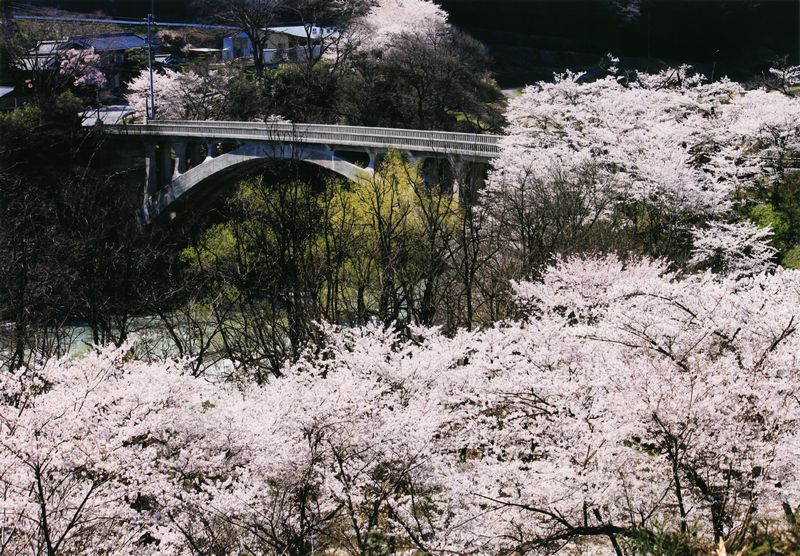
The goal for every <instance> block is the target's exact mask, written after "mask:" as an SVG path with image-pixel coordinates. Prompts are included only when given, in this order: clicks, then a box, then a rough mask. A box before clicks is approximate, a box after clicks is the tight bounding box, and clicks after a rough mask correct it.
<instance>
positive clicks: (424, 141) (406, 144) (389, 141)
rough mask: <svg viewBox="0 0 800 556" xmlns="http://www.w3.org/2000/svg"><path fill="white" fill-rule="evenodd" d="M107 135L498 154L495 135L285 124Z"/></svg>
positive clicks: (176, 125)
mask: <svg viewBox="0 0 800 556" xmlns="http://www.w3.org/2000/svg"><path fill="white" fill-rule="evenodd" d="M108 128H109V129H110V131H112V133H117V134H129V135H144V136H162V137H163V136H166V137H174V138H181V137H190V138H201V139H205V140H214V139H233V140H255V141H274V142H291V143H312V144H324V145H329V146H331V147H346V146H354V147H366V148H379V149H398V150H409V151H417V152H419V151H424V152H432V153H439V154H457V155H467V156H475V157H479V158H493V157H495V156H497V155H498V154H499V152H500V146H499V139H500V137H499V136H497V135H481V134H476V133H457V132H448V131H425V130H414V129H399V128H383V127H365V126H344V125H324V124H293V123H286V122H221V121H183V120H170V121H158V122H149V123H145V124H122V125H115V126H108Z"/></svg>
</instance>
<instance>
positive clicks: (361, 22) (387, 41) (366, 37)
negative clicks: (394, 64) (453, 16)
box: [351, 0, 448, 50]
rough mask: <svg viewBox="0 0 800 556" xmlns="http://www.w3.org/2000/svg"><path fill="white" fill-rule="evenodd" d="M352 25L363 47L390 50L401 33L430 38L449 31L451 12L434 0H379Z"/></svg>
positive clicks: (357, 39) (358, 42)
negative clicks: (449, 14)
mask: <svg viewBox="0 0 800 556" xmlns="http://www.w3.org/2000/svg"><path fill="white" fill-rule="evenodd" d="M352 27H353V28H352V30H351V32H352V33H353V36H354V39H353V40H354V42H355V43H357V44H358V46H359V48H361V49H363V50H389V49H391V48H392V45H393V43H394V41H395V39H397V37H399V36H401V35H412V36H415V37H417V38H422V39H424V40H425V41H428V40H430V39H431V37H433V36H435V35H436V34H437V33H442V32H445V31H446V29H447V28H448V26H447V12H445V11H444V10H443V9H442V8H441V7H440V6H439V5H438V4H436V3H435V2H432V1H431V0H378V1H376V2H375V3H374V5H373V6H372V8H371V9H370V10H369V11H368V12H367V13H366V14H365V15H364V16H362V17H361V18H359V19H357V20H356V21H355V22H354V23H353V26H352Z"/></svg>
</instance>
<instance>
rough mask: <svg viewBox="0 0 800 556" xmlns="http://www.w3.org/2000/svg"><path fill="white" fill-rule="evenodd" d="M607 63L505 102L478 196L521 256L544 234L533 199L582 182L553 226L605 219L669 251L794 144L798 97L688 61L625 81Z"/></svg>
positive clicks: (779, 170) (776, 167)
mask: <svg viewBox="0 0 800 556" xmlns="http://www.w3.org/2000/svg"><path fill="white" fill-rule="evenodd" d="M611 71H612V75H609V76H607V77H605V78H603V79H599V80H595V81H588V82H587V81H586V80H585V76H584V75H583V74H574V73H569V72H568V73H566V74H563V75H560V76H556V79H555V81H554V82H553V83H546V82H541V83H538V84H536V85H533V86H530V87H528V88H527V89H525V91H524V92H523V94H522V95H521V96H519V97H517V98H514V99H512V100H511V101H510V103H509V108H508V113H507V119H508V121H509V126H508V128H507V135H506V137H505V138H504V139H503V140H502V143H501V145H502V147H501V148H502V151H501V155H500V157H499V158H498V159H497V160H496V161H495V163H494V171H493V172H492V174H491V176H490V181H489V186H488V188H487V196H486V199H487V204H488V206H491V207H494V208H495V212H496V213H497V216H496V218H497V219H498V220H499V221H506V222H508V224H509V226H508V233H509V236H508V239H509V245H510V246H511V248H512V251H511V252H512V253H516V255H515V256H517V257H520V258H521V259H523V260H525V259H526V258H527V257H528V256H529V254H530V253H531V252H538V253H541V252H542V251H543V250H544V251H545V252H546V251H547V250H546V249H543V248H542V247H541V246H539V245H534V247H536V248H535V249H531V248H529V247H530V245H531V239H530V238H531V237H536V236H537V234H538V235H541V234H542V233H543V232H542V230H543V226H544V225H545V224H543V223H542V222H540V219H541V218H540V217H541V216H542V214H544V213H543V208H542V204H541V203H542V201H541V200H542V199H544V200H549V199H558V198H559V195H560V193H561V191H563V187H562V185H563V184H564V183H567V184H571V185H570V188H572V189H575V188H576V187H577V186H578V185H579V184H581V183H584V185H582V186H581V189H582V191H581V192H580V193H579V194H578V196H577V198H578V199H580V200H581V204H580V206H579V207H577V208H576V207H574V206H572V204H570V203H573V202H572V201H571V202H570V203H565V202H564V203H561V204H560V205H559V208H560V209H561V211H562V212H561V213H560V214H559V218H558V219H555V221H554V223H553V225H554V226H557V230H558V231H559V233H560V231H561V230H563V229H565V228H566V229H568V230H574V229H580V227H581V226H584V222H585V221H586V219H587V216H588V217H589V218H588V222H590V223H592V225H593V226H595V231H596V228H597V224H598V223H602V222H605V223H611V224H612V226H613V228H614V229H615V230H621V229H627V230H628V231H629V232H630V233H632V234H633V239H632V241H634V242H641V241H642V240H645V241H646V242H647V243H645V245H643V246H642V247H643V248H644V250H645V252H648V253H650V254H653V255H659V256H660V255H670V256H677V255H678V254H679V253H680V252H681V251H684V252H688V251H687V249H686V245H688V244H689V243H690V241H691V237H690V234H689V231H690V230H691V228H692V227H693V226H696V225H697V224H698V223H701V222H704V221H709V220H717V219H725V218H729V217H730V216H731V215H732V214H733V210H734V209H736V208H737V206H738V205H737V203H738V201H737V200H738V199H739V198H740V197H741V195H740V193H741V192H742V191H745V190H748V189H752V188H756V187H761V186H763V184H765V183H769V182H771V181H773V180H776V179H778V180H780V179H783V175H784V172H785V169H786V167H787V166H788V164H789V161H790V159H791V153H796V152H797V150H798V139H797V138H798V132H800V128H798V125H797V123H796V122H797V116H798V111H800V102H798V101H797V99H796V98H793V97H789V96H787V95H782V94H779V93H770V92H767V91H765V90H753V91H744V90H743V89H742V87H741V86H739V85H737V84H735V83H733V82H731V81H728V80H724V79H723V80H721V81H717V82H713V83H707V82H706V81H705V80H704V78H703V77H702V76H699V75H697V74H694V73H692V72H691V70H690V68H688V67H680V68H676V69H671V70H665V71H663V72H661V73H659V74H655V75H649V74H637V75H635V78H634V79H633V80H630V79H628V78H623V77H618V76H617V75H615V74H613V67H612V70H611ZM581 175H584V176H585V175H589V178H588V182H587V180H581V179H580V176H581ZM564 178H566V180H565V179H564ZM587 186H588V187H589V188H590V189H589V190H587ZM598 193H599V195H598ZM573 204H574V203H573ZM575 211H577V213H576V212H575ZM551 220H552V219H551ZM565 221H566V222H569V224H567V225H566V226H565V225H564V224H563V223H564V222H565ZM573 221H577V222H573ZM643 226H646V227H643ZM594 235H595V236H597V235H598V234H597V233H595V234H594ZM628 237H630V236H628ZM623 247H625V248H630V247H629V246H628V245H626V244H625V243H624V242H623ZM531 270H533V269H532V268H531V267H530V265H528V267H527V271H528V272H530V271H531Z"/></svg>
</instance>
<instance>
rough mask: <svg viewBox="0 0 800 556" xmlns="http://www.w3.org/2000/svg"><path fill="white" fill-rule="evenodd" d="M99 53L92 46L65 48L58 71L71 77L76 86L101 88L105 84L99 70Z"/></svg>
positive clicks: (104, 77)
mask: <svg viewBox="0 0 800 556" xmlns="http://www.w3.org/2000/svg"><path fill="white" fill-rule="evenodd" d="M99 64H100V55H99V54H95V52H94V49H93V48H88V49H84V50H81V49H77V48H71V49H69V50H66V51H65V52H64V53H63V54H62V55H61V58H60V67H59V71H60V72H61V73H62V74H64V75H67V76H70V77H72V79H73V82H72V83H73V85H75V86H76V87H96V88H101V87H103V86H104V85H105V84H106V76H105V75H104V74H103V72H102V71H101V70H100V68H99V67H98V65H99Z"/></svg>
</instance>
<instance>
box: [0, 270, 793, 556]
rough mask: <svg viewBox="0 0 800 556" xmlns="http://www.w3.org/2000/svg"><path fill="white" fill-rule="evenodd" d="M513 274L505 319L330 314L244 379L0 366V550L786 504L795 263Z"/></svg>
mask: <svg viewBox="0 0 800 556" xmlns="http://www.w3.org/2000/svg"><path fill="white" fill-rule="evenodd" d="M516 290H517V294H518V296H519V300H520V306H521V307H522V309H523V311H524V314H525V318H524V319H523V320H521V321H510V322H504V323H500V324H498V325H496V326H495V327H493V328H490V329H487V330H483V331H473V332H467V331H461V332H459V333H457V334H455V336H453V337H447V336H444V335H443V334H441V333H440V332H439V331H438V330H437V329H428V328H415V329H413V330H412V338H411V341H406V340H403V339H402V338H401V337H400V336H398V334H396V333H394V332H392V331H387V330H385V329H383V328H382V327H377V326H375V327H366V328H355V329H337V328H333V327H331V328H329V329H328V330H327V332H326V336H327V341H326V343H325V346H326V347H325V348H324V349H322V350H321V351H317V352H309V353H308V354H307V355H306V356H305V357H303V358H302V359H301V360H300V361H299V362H298V363H296V364H295V365H293V366H291V367H289V368H286V369H285V372H284V373H283V376H282V377H280V378H277V379H274V380H272V381H271V382H269V383H267V384H265V385H263V386H259V387H255V386H249V387H247V388H246V389H244V390H239V389H236V388H234V387H233V386H231V385H226V384H214V383H211V382H208V381H206V380H204V379H201V378H193V377H191V375H189V374H188V373H186V372H184V371H183V369H182V367H181V365H180V364H146V363H142V362H138V361H134V360H128V358H127V356H126V353H127V352H126V349H124V348H123V349H105V350H100V351H98V352H96V353H92V354H89V355H87V356H85V357H82V358H79V359H76V360H62V361H54V362H51V363H49V364H47V365H46V366H45V367H44V368H42V369H38V370H37V369H29V370H27V371H26V372H21V373H9V372H5V373H3V374H2V375H1V376H0V386H1V388H0V391H1V392H2V394H0V538H1V539H2V541H3V543H4V544H3V547H2V549H3V550H4V551H5V553H8V554H39V553H48V552H49V553H67V554H69V553H93V554H95V553H107V554H153V553H159V554H195V553H198V552H202V553H225V554H241V553H255V554H265V553H275V554H281V553H311V552H312V550H313V551H324V550H325V549H331V548H336V549H339V550H346V551H348V552H354V553H358V551H359V550H366V547H368V546H374V543H376V542H379V540H380V541H381V542H384V543H389V542H390V540H391V543H393V544H391V546H392V547H393V549H392V550H395V551H402V550H418V551H427V552H430V553H445V552H447V553H452V552H456V553H480V554H487V553H509V552H513V551H525V550H528V551H530V550H534V549H535V548H536V547H537V546H542V545H541V544H540V543H547V542H548V541H553V542H555V541H558V542H559V543H561V542H568V543H569V542H571V543H572V545H571V546H573V548H574V547H576V546H577V547H580V546H584V547H585V546H586V545H581V544H580V543H590V544H591V545H592V546H594V547H599V548H598V550H600V551H603V550H604V549H603V547H604V546H605V547H607V548H608V547H610V544H609V543H612V540H613V542H624V541H625V539H626V538H627V536H628V535H630V534H631V532H632V531H634V530H641V529H643V528H644V529H646V528H648V527H649V528H656V527H673V528H675V529H676V530H677V529H679V528H686V529H687V530H691V531H693V532H694V534H696V535H699V536H700V537H703V538H708V539H709V542H711V541H712V540H713V541H716V540H717V539H728V538H731V537H732V536H735V535H736V534H738V533H740V532H742V529H743V528H746V527H747V526H748V525H747V524H748V523H750V521H751V519H752V518H753V517H754V514H753V512H755V517H757V518H765V519H766V518H770V517H773V516H779V515H780V514H781V513H782V511H783V510H782V505H783V504H784V503H786V504H788V507H790V508H797V507H798V505H799V504H800V376H799V375H798V371H797V369H798V368H800V360H799V359H798V357H800V334H798V331H797V326H798V314H800V272H798V271H790V270H780V269H778V270H774V271H773V272H771V273H760V274H750V275H746V276H737V275H733V276H726V275H719V274H712V273H705V274H698V275H691V276H687V277H683V278H679V277H676V276H675V275H673V274H671V273H669V272H667V271H666V269H665V265H664V264H663V263H661V262H657V261H656V262H654V261H650V260H646V259H643V260H633V261H630V262H628V263H623V262H621V261H619V260H617V259H616V258H614V257H595V258H586V259H584V258H572V259H563V260H560V261H558V262H557V263H556V265H555V266H554V267H551V268H549V269H548V270H546V271H545V273H544V275H543V277H542V280H541V281H539V282H536V283H518V284H516ZM369 543H373V544H372V545H370V544H369ZM384 546H389V545H386V544H385V545H384ZM586 550H588V548H587V549H586Z"/></svg>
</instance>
